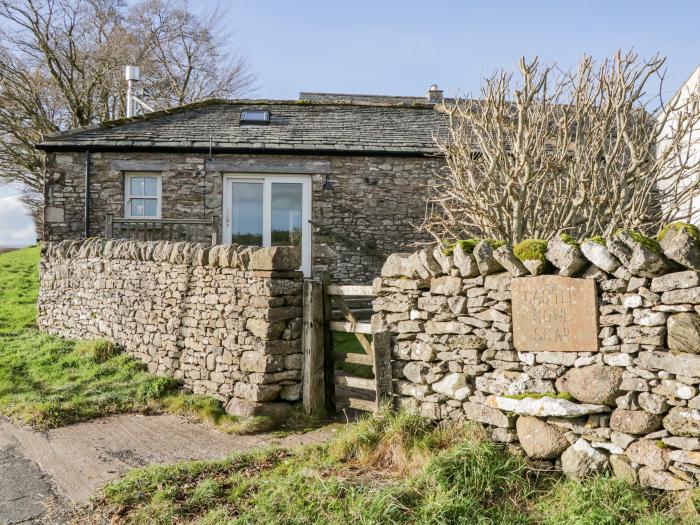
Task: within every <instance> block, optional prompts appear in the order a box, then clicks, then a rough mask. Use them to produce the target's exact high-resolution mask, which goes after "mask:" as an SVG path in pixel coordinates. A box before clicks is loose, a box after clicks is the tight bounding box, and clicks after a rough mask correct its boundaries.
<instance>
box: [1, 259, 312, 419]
mask: <svg viewBox="0 0 700 525" xmlns="http://www.w3.org/2000/svg"><path fill="white" fill-rule="evenodd" d="M38 264H39V248H37V247H33V248H26V249H22V250H15V251H12V252H7V253H3V254H0V414H2V415H5V416H8V417H10V418H12V419H13V420H15V421H16V422H18V423H21V424H24V425H27V426H30V427H32V428H36V429H41V430H44V429H48V428H53V427H58V426H62V425H66V424H70V423H76V422H79V421H85V420H89V419H93V418H97V417H102V416H105V415H110V414H119V413H125V412H141V413H149V412H170V413H173V414H177V415H180V416H183V417H186V418H188V419H190V420H193V421H198V422H203V423H207V424H210V425H213V426H215V427H217V428H219V429H220V430H222V431H224V432H229V433H252V432H258V431H262V430H269V429H270V428H271V427H272V426H273V425H275V424H276V422H274V421H272V420H270V419H269V418H236V417H234V416H231V415H229V414H227V413H226V411H225V410H224V407H223V406H222V404H221V402H220V401H218V400H216V399H214V398H211V397H208V396H200V395H192V394H187V393H184V392H182V391H181V390H180V385H179V384H178V382H177V381H175V380H173V379H171V378H165V377H157V376H155V375H153V374H149V373H148V372H147V371H146V368H145V366H144V365H143V364H142V363H141V362H140V361H138V360H136V359H133V358H131V357H129V356H128V355H126V354H123V353H121V352H120V350H119V348H117V347H115V346H114V345H113V344H111V343H110V342H108V341H70V340H66V339H62V338H59V337H54V336H51V335H47V334H44V333H41V332H39V331H38V330H37V329H36V327H35V323H36V298H37V295H38V271H37V270H38ZM296 423H298V424H299V425H301V426H308V425H310V424H311V422H309V421H307V420H305V419H304V418H299V419H298V420H297V421H296Z"/></svg>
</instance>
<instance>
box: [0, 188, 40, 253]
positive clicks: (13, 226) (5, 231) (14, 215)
mask: <svg viewBox="0 0 700 525" xmlns="http://www.w3.org/2000/svg"><path fill="white" fill-rule="evenodd" d="M35 242H36V233H35V231H34V223H33V222H32V219H31V218H30V217H29V214H28V213H27V212H26V210H25V209H24V206H23V205H22V202H21V201H20V200H19V195H18V193H17V192H16V190H14V189H13V188H8V187H7V186H5V187H4V188H0V246H28V245H30V244H34V243H35Z"/></svg>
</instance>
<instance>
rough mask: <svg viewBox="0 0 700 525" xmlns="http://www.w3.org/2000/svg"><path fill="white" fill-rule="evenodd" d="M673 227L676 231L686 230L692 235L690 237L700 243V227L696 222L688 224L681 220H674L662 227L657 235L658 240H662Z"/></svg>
mask: <svg viewBox="0 0 700 525" xmlns="http://www.w3.org/2000/svg"><path fill="white" fill-rule="evenodd" d="M671 228H673V229H674V230H676V231H679V230H685V231H686V232H687V233H688V235H689V236H690V238H691V239H693V240H694V241H695V243H696V244H700V230H699V229H698V227H697V226H695V225H694V224H688V223H687V222H681V221H678V222H672V223H670V224H667V225H666V226H664V227H663V228H661V231H660V232H659V234H658V235H657V236H656V239H657V240H658V241H662V240H663V238H664V237H665V236H666V234H667V233H668V232H669V230H671Z"/></svg>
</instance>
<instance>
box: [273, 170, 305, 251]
mask: <svg viewBox="0 0 700 525" xmlns="http://www.w3.org/2000/svg"><path fill="white" fill-rule="evenodd" d="M301 195H302V185H301V183H298V182H295V183H287V182H275V183H273V184H272V236H271V237H272V246H298V245H301V204H302V201H301Z"/></svg>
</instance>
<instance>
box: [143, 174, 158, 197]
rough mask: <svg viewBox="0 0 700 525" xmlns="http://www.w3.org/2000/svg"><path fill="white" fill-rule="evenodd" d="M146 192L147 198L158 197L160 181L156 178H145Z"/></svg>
mask: <svg viewBox="0 0 700 525" xmlns="http://www.w3.org/2000/svg"><path fill="white" fill-rule="evenodd" d="M143 180H144V192H143V194H144V195H145V196H147V197H157V196H158V179H157V178H156V177H144V179H143Z"/></svg>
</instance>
